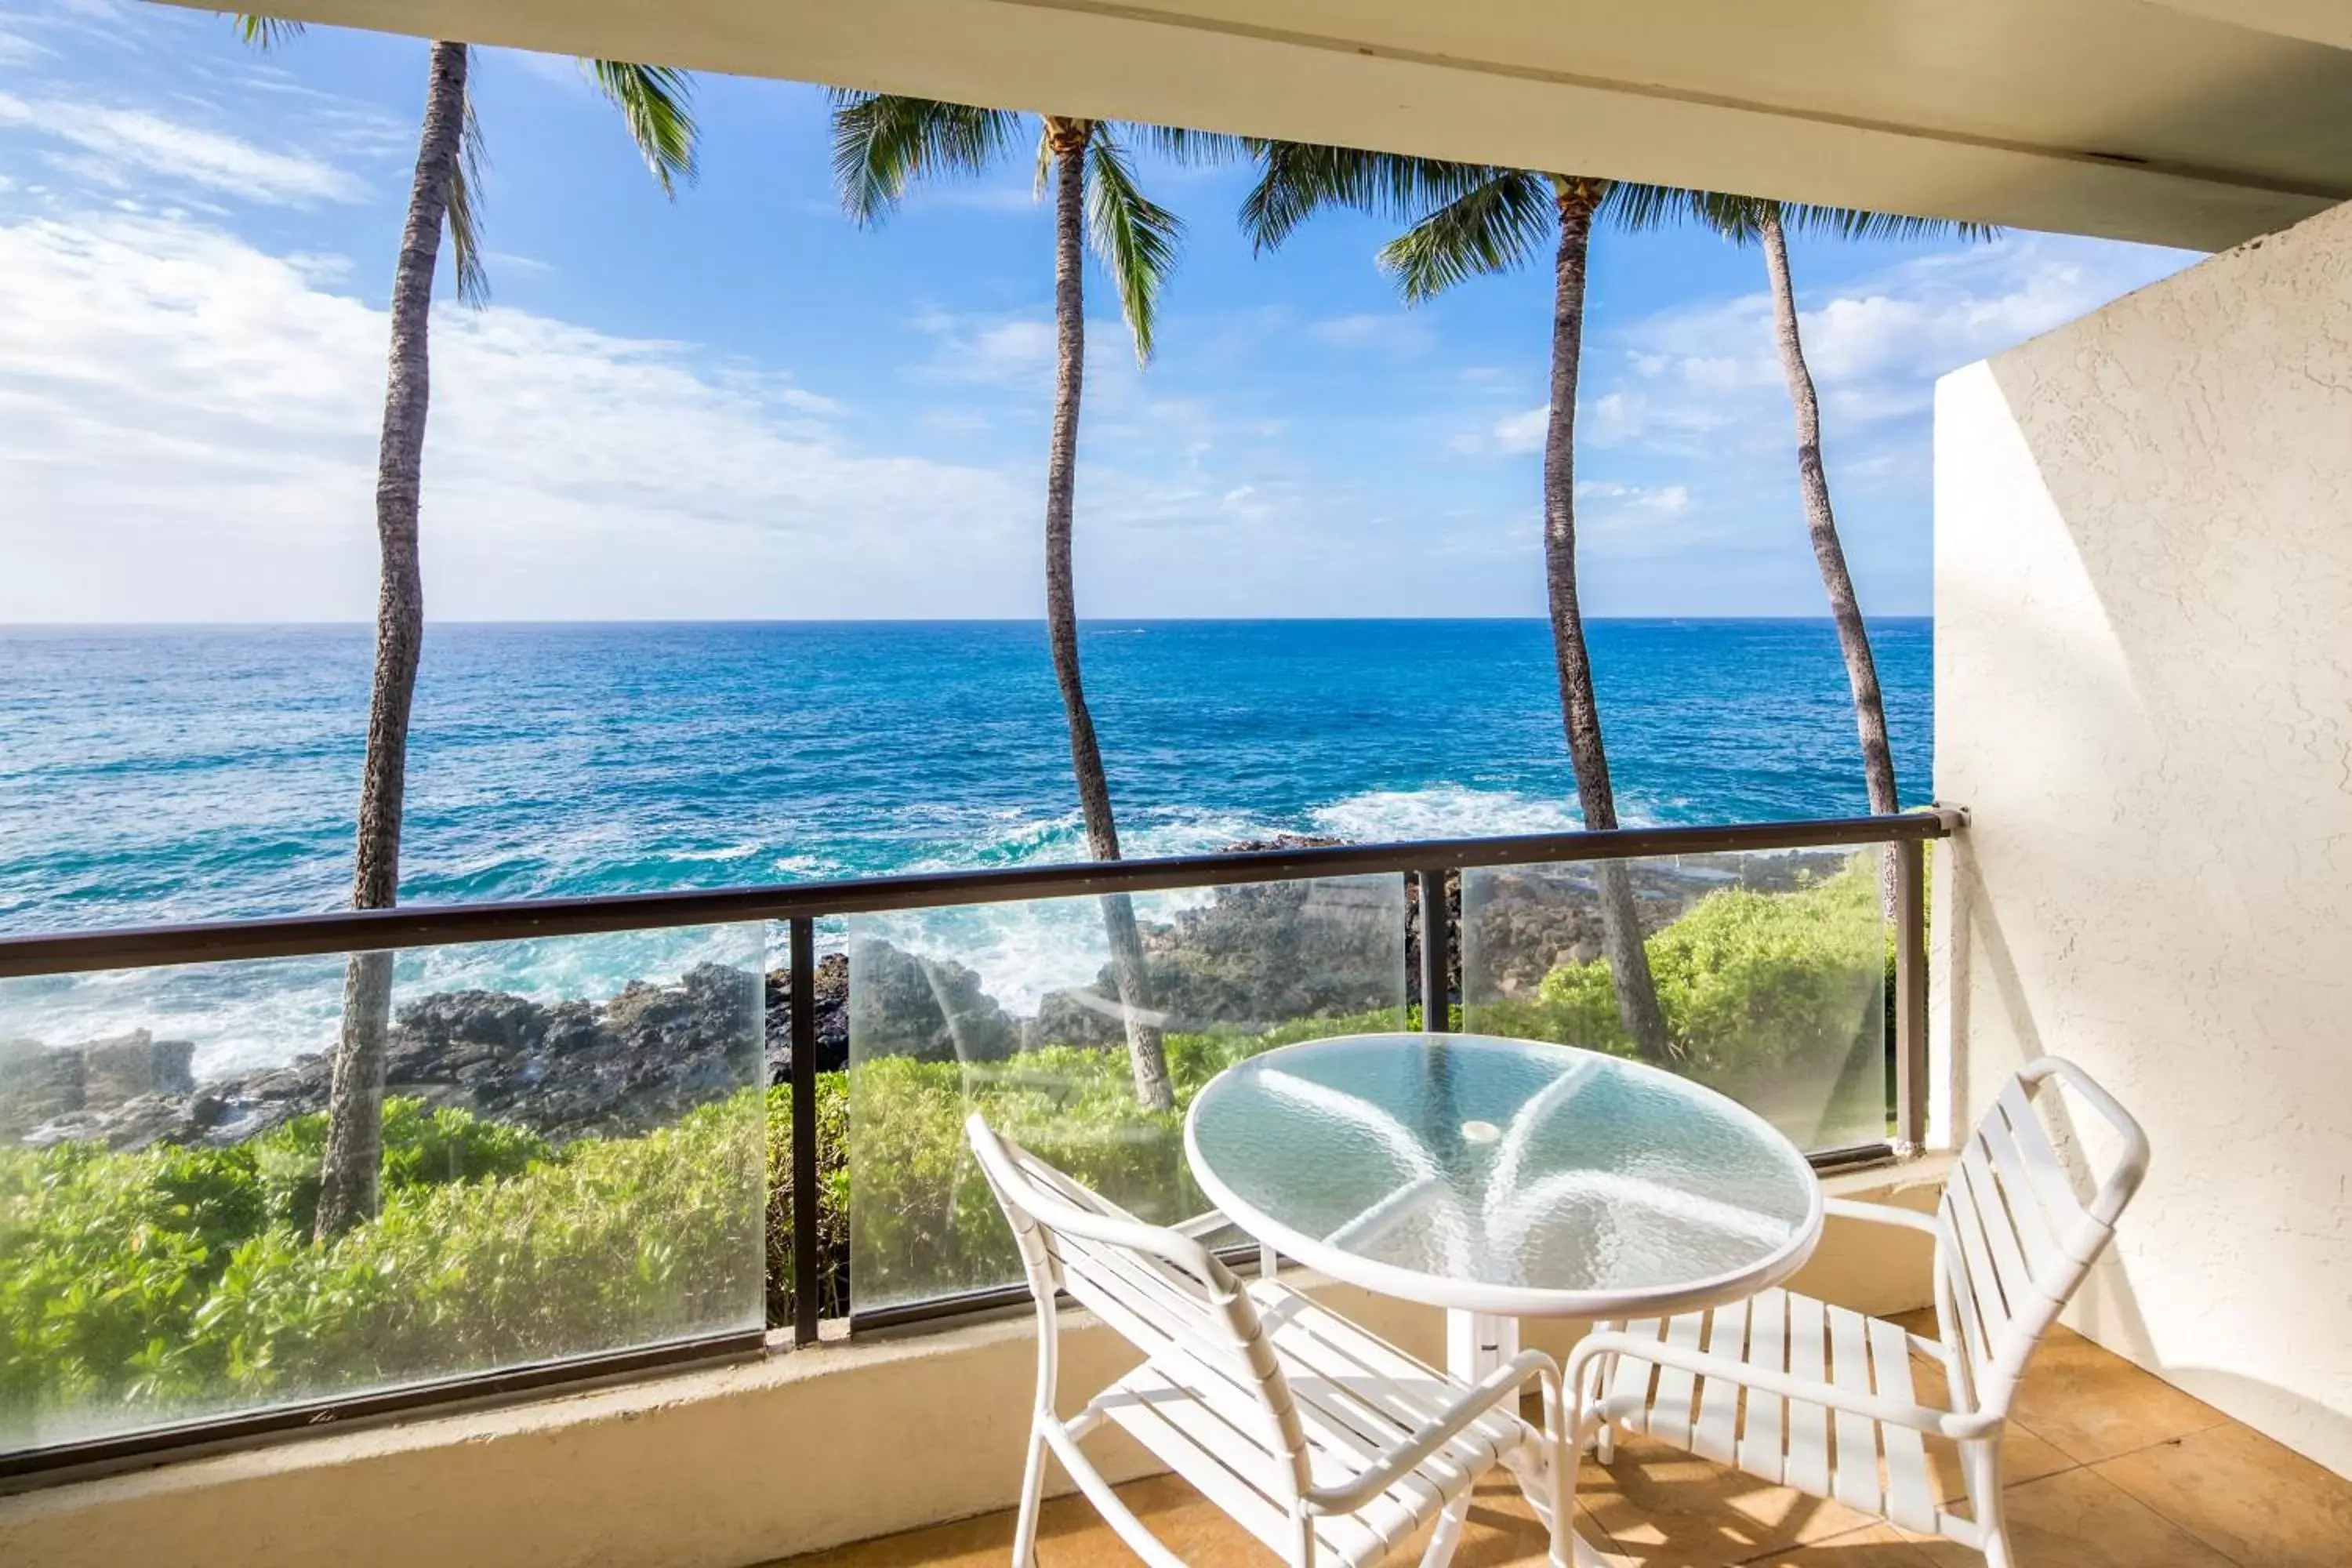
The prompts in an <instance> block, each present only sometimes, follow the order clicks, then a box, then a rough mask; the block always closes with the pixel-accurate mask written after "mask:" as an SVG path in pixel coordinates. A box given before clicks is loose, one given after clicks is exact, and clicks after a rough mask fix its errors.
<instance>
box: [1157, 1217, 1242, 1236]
mask: <svg viewBox="0 0 2352 1568" xmlns="http://www.w3.org/2000/svg"><path fill="white" fill-rule="evenodd" d="M1233 1223H1234V1222H1233V1221H1231V1220H1229V1219H1227V1218H1226V1217H1225V1215H1224V1211H1223V1209H1211V1210H1210V1211H1209V1212H1208V1213H1206V1214H1196V1215H1193V1216H1192V1218H1191V1219H1188V1220H1181V1221H1179V1222H1178V1223H1177V1224H1175V1225H1171V1226H1169V1227H1168V1228H1169V1229H1171V1230H1172V1231H1174V1232H1175V1233H1176V1234H1177V1235H1179V1236H1189V1237H1192V1239H1193V1240H1194V1241H1198V1240H1200V1239H1201V1238H1202V1237H1204V1236H1213V1235H1215V1234H1216V1233H1217V1232H1218V1231H1221V1230H1223V1229H1224V1228H1225V1227H1226V1226H1229V1225H1231V1224H1233Z"/></svg>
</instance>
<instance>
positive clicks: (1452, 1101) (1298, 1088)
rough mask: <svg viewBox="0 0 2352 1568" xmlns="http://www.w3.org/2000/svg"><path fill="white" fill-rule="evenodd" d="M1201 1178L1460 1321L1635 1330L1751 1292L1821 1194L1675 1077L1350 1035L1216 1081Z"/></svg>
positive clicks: (1481, 1043)
mask: <svg viewBox="0 0 2352 1568" xmlns="http://www.w3.org/2000/svg"><path fill="white" fill-rule="evenodd" d="M1185 1144H1186V1149H1187V1152H1188V1153H1189V1154H1190V1156H1191V1159H1192V1169H1193V1173H1194V1174H1195V1176H1196V1177H1198V1179H1199V1180H1200V1182H1201V1184H1202V1188H1203V1190H1205V1191H1206V1192H1207V1193H1208V1194H1209V1196H1210V1198H1211V1199H1212V1201H1213V1202H1215V1203H1216V1204H1217V1205H1218V1206H1219V1207H1220V1208H1222V1209H1223V1210H1224V1212H1225V1214H1226V1215H1228V1217H1230V1218H1231V1219H1233V1220H1234V1222H1235V1223H1236V1224H1238V1225H1240V1226H1242V1228H1244V1230H1247V1231H1250V1232H1251V1233H1252V1234H1254V1235H1255V1236H1257V1237H1260V1238H1261V1239H1263V1240H1265V1241H1269V1242H1271V1243H1273V1244H1274V1245H1275V1246H1276V1247H1277V1248H1278V1249H1279V1250H1281V1251H1282V1252H1284V1253H1286V1254H1287V1255H1289V1256H1291V1257H1294V1258H1297V1259H1298V1260H1299V1261H1300V1262H1302V1263H1306V1264H1307V1265H1308V1266H1309V1267H1312V1268H1320V1269H1322V1270H1323V1271H1324V1272H1326V1273H1328V1274H1332V1275H1335V1276H1337V1277H1338V1278H1340V1279H1350V1280H1353V1281H1355V1282H1356V1283H1359V1284H1363V1285H1367V1286H1369V1287H1370V1288H1372V1289H1380V1290H1383V1291H1386V1292H1388V1293H1390V1294H1392V1295H1401V1296H1404V1297H1407V1298H1409V1299H1412V1300H1424V1301H1430V1302H1433V1303H1434V1304H1436V1305H1440V1306H1448V1307H1459V1308H1463V1309H1465V1310H1478V1311H1489V1312H1510V1313H1514V1314H1518V1315H1535V1314H1539V1313H1545V1314H1556V1315H1560V1316H1574V1317H1640V1316H1650V1315H1654V1314H1656V1313H1658V1312H1664V1311H1676V1310H1685V1309H1686V1308H1688V1307H1691V1306H1695V1305H1703V1304H1711V1303H1713V1302H1715V1301H1718V1300H1729V1299H1732V1298H1734V1297H1737V1296H1739V1295H1744V1294H1747V1293H1748V1292H1750V1291H1752V1290H1756V1289H1763V1288H1764V1287H1765V1286H1768V1285H1770V1284H1774V1283H1777V1282H1778V1281H1779V1280H1780V1279H1784V1278H1786V1277H1787V1276H1788V1275H1789V1274H1790V1273H1792V1272H1794V1270H1795V1269H1796V1268H1797V1267H1798V1266H1799V1265H1800V1264H1801V1263H1802V1262H1803V1261H1804V1259H1805V1258H1806V1257H1807V1256H1808V1255H1809V1254H1810V1253H1811V1249H1812V1246H1813V1243H1814V1241H1815V1240H1816V1239H1817V1238H1818V1237H1819V1235H1820V1231H1821V1222H1822V1221H1821V1202H1822V1199H1821V1184H1820V1183H1819V1182H1818V1181H1817V1180H1816V1179H1815V1177H1814V1175H1813V1173H1812V1169H1811V1166H1810V1165H1808V1164H1807V1163H1806V1162H1805V1159H1804V1156H1803V1155H1802V1154H1801V1153H1800V1152H1798V1150H1797V1148H1796V1146H1795V1145H1794V1144H1792V1143H1790V1142H1789V1141H1788V1139H1786V1138H1784V1137H1782V1136H1781V1135H1780V1133H1779V1132H1778V1131H1774V1130H1773V1128H1772V1127H1771V1126H1770V1125H1769V1123H1767V1122H1766V1121H1763V1120H1762V1119H1761V1118H1760V1117H1758V1116H1756V1115H1755V1114H1754V1113H1752V1112H1750V1111H1748V1110H1746V1109H1744V1108H1743V1107H1741V1106H1739V1105H1737V1104H1735V1103H1734V1102H1732V1101H1731V1100H1727V1099H1725V1098H1724V1097H1723V1096H1721V1095H1719V1094H1717V1093H1716V1092H1714V1091H1713V1090H1712V1089H1704V1088H1701V1087H1700V1086H1698V1085H1697V1084H1694V1083H1691V1082H1689V1081H1687V1080H1685V1079H1679V1078H1676V1077H1675V1076H1674V1075H1673V1074H1671V1073H1666V1072H1662V1071H1660V1070H1658V1069H1657V1068H1651V1067H1647V1066H1644V1065H1643V1064H1641V1063H1638V1062H1632V1061H1626V1060H1623V1059H1622V1058H1616V1057H1610V1056H1604V1055H1601V1054H1599V1053H1597V1052H1592V1051H1584V1050H1578V1049H1576V1048H1574V1047H1568V1046H1555V1045H1546V1044H1541V1043H1538V1042H1535V1041H1528V1040H1508V1039H1500V1038H1496V1037H1490V1036H1480V1035H1434V1034H1432V1035H1357V1036H1350V1037H1345V1038H1341V1039H1332V1040H1317V1041H1312V1042H1310V1043H1308V1044H1306V1045H1300V1046H1290V1047H1284V1048H1282V1049H1280V1050H1275V1051H1269V1052H1267V1053H1266V1054H1265V1055H1264V1056H1261V1057H1256V1058H1252V1059H1250V1060H1248V1061H1245V1062H1242V1063H1240V1064H1239V1065H1237V1066H1235V1067H1234V1068H1229V1069H1227V1070H1226V1071H1225V1072H1223V1073H1222V1074H1220V1075H1219V1076H1218V1077H1217V1078H1216V1079H1214V1080H1213V1081H1212V1082H1211V1083H1210V1084H1209V1085H1208V1087H1207V1088H1205V1089H1202V1091H1201V1093H1200V1095H1199V1096H1198V1097H1197V1098H1196V1099H1195V1100H1194V1101H1193V1103H1192V1111H1191V1113H1190V1115H1189V1116H1188V1118H1187V1119H1186V1122H1185Z"/></svg>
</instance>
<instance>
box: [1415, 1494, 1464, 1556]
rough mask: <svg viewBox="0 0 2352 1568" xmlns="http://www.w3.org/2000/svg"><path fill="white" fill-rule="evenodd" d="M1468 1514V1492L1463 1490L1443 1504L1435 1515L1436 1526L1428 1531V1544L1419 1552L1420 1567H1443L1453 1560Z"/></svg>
mask: <svg viewBox="0 0 2352 1568" xmlns="http://www.w3.org/2000/svg"><path fill="white" fill-rule="evenodd" d="M1469 1514H1470V1494H1469V1493H1468V1492H1466V1491H1465V1492H1464V1493H1463V1494H1462V1495H1461V1496H1460V1497H1458V1498H1455V1499H1454V1500H1453V1501H1452V1502H1450V1503H1447V1504H1446V1505H1445V1511H1444V1512H1443V1513H1441V1514H1439V1515H1438V1516H1437V1527H1436V1528H1435V1529H1434V1530H1433V1531H1430V1534H1429V1545H1428V1547H1427V1548H1426V1549H1424V1550H1423V1552H1422V1554H1421V1568H1445V1565H1446V1564H1447V1563H1451V1562H1453V1561H1454V1548H1455V1547H1456V1546H1458V1545H1460V1544H1461V1543H1462V1521H1464V1520H1465V1519H1466V1518H1468V1517H1469Z"/></svg>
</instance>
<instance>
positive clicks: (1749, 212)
mask: <svg viewBox="0 0 2352 1568" xmlns="http://www.w3.org/2000/svg"><path fill="white" fill-rule="evenodd" d="M1689 195H1690V197H1691V212H1692V216H1696V217H1697V218H1698V219H1699V221H1700V222H1702V223H1704V224H1706V226H1708V227H1709V228H1712V229H1714V230H1715V231H1716V232H1717V234H1719V235H1721V236H1723V237H1724V238H1726V239H1727V240H1729V241H1731V242H1732V243H1733V244H1734V245H1752V244H1754V243H1756V242H1757V240H1758V239H1759V238H1760V237H1762V235H1763V232H1764V219H1765V216H1767V215H1768V214H1770V213H1775V212H1777V213H1779V214H1780V226H1781V227H1782V228H1783V229H1785V230H1799V229H1801V230H1803V231H1805V232H1806V233H1809V234H1825V235H1828V236H1830V237H1832V238H1834V239H1893V240H1901V239H1960V240H1969V241H1983V240H1994V239H1999V238H2000V233H2001V231H2000V229H1999V228H1998V227H1996V226H1993V225H1991V224H1985V223H1968V222H1964V221H1961V220H1958V219H1955V218H1930V217H1909V216H1904V215H1903V214H1900V213H1881V212H1871V211H1868V210H1866V209H1864V208H1862V207H1831V206H1816V205H1812V204H1811V203H1806V202H1777V201H1774V200H1773V199H1772V198H1771V197H1769V196H1735V195H1725V194H1724V193H1722V192H1719V191H1694V192H1691V193H1689Z"/></svg>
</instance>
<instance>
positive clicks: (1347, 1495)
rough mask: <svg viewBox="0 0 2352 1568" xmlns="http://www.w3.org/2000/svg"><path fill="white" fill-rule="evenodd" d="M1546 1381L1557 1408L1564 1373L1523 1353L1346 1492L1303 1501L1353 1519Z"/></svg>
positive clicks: (1319, 1491)
mask: <svg viewBox="0 0 2352 1568" xmlns="http://www.w3.org/2000/svg"><path fill="white" fill-rule="evenodd" d="M1531 1377H1535V1378H1540V1379H1542V1380H1543V1384H1544V1394H1545V1403H1546V1404H1547V1405H1556V1404H1557V1403H1558V1390H1559V1367H1558V1366H1557V1365H1556V1364H1554V1363H1553V1361H1552V1359H1551V1357H1549V1356H1548V1355H1546V1354H1544V1353H1543V1352H1541V1351H1521V1352H1519V1353H1518V1354H1517V1355H1515V1356H1513V1357H1512V1358H1511V1359H1510V1360H1508V1361H1507V1362H1505V1363H1503V1364H1502V1365H1500V1366H1498V1367H1496V1369H1495V1370H1494V1371H1492V1372H1490V1373H1487V1374H1486V1376H1485V1377H1482V1378H1480V1379H1479V1380H1478V1381H1477V1382H1476V1383H1475V1384H1472V1385H1471V1386H1470V1387H1469V1388H1467V1389H1465V1391H1464V1392H1463V1394H1462V1396H1461V1397H1460V1398H1458V1399H1456V1400H1455V1401H1454V1403H1453V1404H1452V1405H1448V1406H1447V1407H1446V1408H1445V1410H1444V1413H1443V1414H1441V1415H1436V1416H1433V1417H1432V1418H1431V1419H1430V1420H1428V1421H1426V1422H1423V1424H1422V1426H1420V1427H1419V1428H1418V1429H1417V1430H1416V1431H1415V1432H1414V1433H1413V1435H1412V1436H1410V1437H1407V1438H1406V1439H1405V1440H1404V1441H1403V1442H1402V1443H1400V1444H1398V1445H1397V1446H1396V1447H1393V1448H1389V1449H1384V1450H1383V1451H1382V1452H1381V1456H1380V1457H1379V1458H1376V1459H1374V1460H1373V1461H1372V1462H1371V1464H1370V1465H1368V1466H1367V1467H1365V1468H1363V1469H1362V1470H1360V1471H1358V1472H1357V1474H1356V1477H1355V1479H1353V1480H1350V1481H1349V1482H1348V1483H1347V1484H1346V1485H1345V1486H1337V1487H1315V1488H1313V1489H1309V1490H1308V1492H1307V1495H1306V1497H1304V1498H1303V1499H1301V1500H1300V1501H1301V1502H1302V1503H1303V1504H1304V1505H1305V1507H1306V1510H1307V1512H1308V1513H1310V1514H1330V1513H1353V1512H1354V1511H1355V1510H1358V1509H1360V1508H1361V1507H1363V1506H1364V1505H1365V1504H1366V1503H1368V1502H1370V1501H1371V1500H1372V1499H1374V1498H1376V1497H1378V1496H1380V1495H1381V1493H1382V1492H1384V1491H1386V1490H1388V1489H1390V1488H1391V1487H1392V1486H1394V1485H1396V1484H1397V1482H1398V1481H1400V1480H1402V1479H1404V1477H1405V1476H1407V1475H1408V1474H1410V1473H1411V1472H1412V1469H1413V1468H1414V1467H1415V1466H1417V1465H1419V1464H1420V1463H1421V1462H1422V1461H1423V1459H1426V1458H1429V1457H1430V1456H1431V1455H1432V1454H1434V1453H1435V1452H1437V1450H1438V1449H1440V1448H1442V1447H1444V1446H1445V1445H1446V1444H1447V1443H1448V1442H1450V1441H1452V1440H1453V1439H1454V1436H1456V1435H1457V1434H1459V1433H1460V1432H1461V1430H1462V1429H1463V1428H1464V1427H1465V1426H1469V1425H1470V1424H1471V1423H1472V1422H1474V1421H1475V1420H1477V1419H1478V1418H1479V1417H1480V1416H1482V1415H1486V1413H1487V1412H1488V1411H1490V1410H1492V1409H1494V1408H1495V1407H1496V1405H1502V1404H1505V1403H1507V1402H1516V1401H1517V1396H1518V1390H1519V1385H1520V1384H1523V1383H1525V1382H1527V1380H1528V1379H1529V1378H1531Z"/></svg>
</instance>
